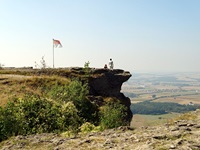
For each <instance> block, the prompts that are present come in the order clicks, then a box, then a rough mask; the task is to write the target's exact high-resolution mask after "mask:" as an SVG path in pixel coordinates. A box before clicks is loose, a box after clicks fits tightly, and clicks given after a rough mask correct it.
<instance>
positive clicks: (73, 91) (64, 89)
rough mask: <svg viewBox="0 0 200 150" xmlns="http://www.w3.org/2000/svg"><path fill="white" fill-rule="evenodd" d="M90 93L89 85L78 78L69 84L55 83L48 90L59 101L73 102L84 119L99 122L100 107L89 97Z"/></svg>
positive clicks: (51, 96)
mask: <svg viewBox="0 0 200 150" xmlns="http://www.w3.org/2000/svg"><path fill="white" fill-rule="evenodd" d="M88 94H89V89H88V85H87V84H82V82H81V81H78V80H73V81H72V82H71V83H70V84H69V85H64V86H60V85H55V86H53V87H52V89H50V91H48V95H49V96H50V98H52V99H54V100H56V101H57V102H59V103H63V102H73V103H74V105H75V106H76V108H77V110H78V115H79V116H80V117H81V118H83V121H88V122H93V123H96V122H98V108H97V106H96V105H95V104H93V103H91V102H90V101H89V100H88V99H87V95H88Z"/></svg>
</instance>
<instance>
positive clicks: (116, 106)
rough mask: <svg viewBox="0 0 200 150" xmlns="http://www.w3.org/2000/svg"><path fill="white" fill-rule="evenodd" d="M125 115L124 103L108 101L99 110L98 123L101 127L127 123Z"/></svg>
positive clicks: (112, 126) (106, 127)
mask: <svg viewBox="0 0 200 150" xmlns="http://www.w3.org/2000/svg"><path fill="white" fill-rule="evenodd" d="M125 116H126V107H125V106H124V105H122V104H120V103H118V102H116V103H114V102H112V103H108V104H106V105H105V106H103V108H102V110H101V111H100V125H101V127H102V128H103V129H108V128H116V127H119V126H123V125H127V122H126V121H125V119H124V117H125Z"/></svg>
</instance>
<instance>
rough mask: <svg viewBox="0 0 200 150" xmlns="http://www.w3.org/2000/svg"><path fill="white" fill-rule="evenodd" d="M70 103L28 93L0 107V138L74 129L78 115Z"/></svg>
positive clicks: (78, 121) (76, 127)
mask: <svg viewBox="0 0 200 150" xmlns="http://www.w3.org/2000/svg"><path fill="white" fill-rule="evenodd" d="M77 112H78V110H77V109H76V107H75V105H74V104H73V103H72V102H68V103H66V104H65V105H61V104H59V103H55V102H53V101H50V100H48V99H45V98H40V97H34V96H27V97H26V98H24V99H17V100H15V101H14V102H12V103H9V104H8V105H7V106H5V107H4V108H1V107H0V141H1V140H3V139H7V138H8V137H10V136H13V135H19V134H20V135H28V134H36V133H44V132H56V133H58V132H64V131H67V130H73V131H76V130H77V129H78V128H79V126H80V125H81V124H80V120H81V118H80V117H79V116H78V114H77Z"/></svg>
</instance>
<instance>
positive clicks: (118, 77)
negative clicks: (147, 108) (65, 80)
mask: <svg viewBox="0 0 200 150" xmlns="http://www.w3.org/2000/svg"><path fill="white" fill-rule="evenodd" d="M71 72H72V73H71V75H70V76H71V77H72V78H73V77H80V79H81V80H82V81H83V82H87V83H88V85H89V98H90V100H91V101H94V102H95V103H97V104H98V105H100V106H101V105H103V103H104V102H106V100H107V99H109V100H110V101H111V100H112V101H116V100H119V101H120V103H121V104H123V105H125V106H126V107H127V114H128V115H127V117H126V120H127V121H128V122H130V121H131V119H132V112H131V110H130V105H131V102H130V99H129V98H128V97H126V96H124V94H123V93H121V86H122V84H123V83H124V82H126V81H127V80H128V79H129V78H130V77H131V74H130V72H128V71H124V70H121V69H114V70H109V69H94V68H89V69H88V71H86V70H84V69H83V68H71Z"/></svg>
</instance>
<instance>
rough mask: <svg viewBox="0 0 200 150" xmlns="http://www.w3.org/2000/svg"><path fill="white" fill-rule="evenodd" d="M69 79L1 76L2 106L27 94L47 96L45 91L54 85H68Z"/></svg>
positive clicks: (0, 102)
mask: <svg viewBox="0 0 200 150" xmlns="http://www.w3.org/2000/svg"><path fill="white" fill-rule="evenodd" d="M69 82H70V80H69V79H67V78H63V77H59V76H46V75H43V76H24V75H11V74H3V75H2V74H0V106H3V105H5V104H6V103H7V102H8V100H9V99H12V98H13V97H23V96H24V95H25V94H36V95H41V96H45V95H44V93H43V90H44V89H45V88H49V87H51V86H52V85H54V84H68V83H69Z"/></svg>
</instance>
